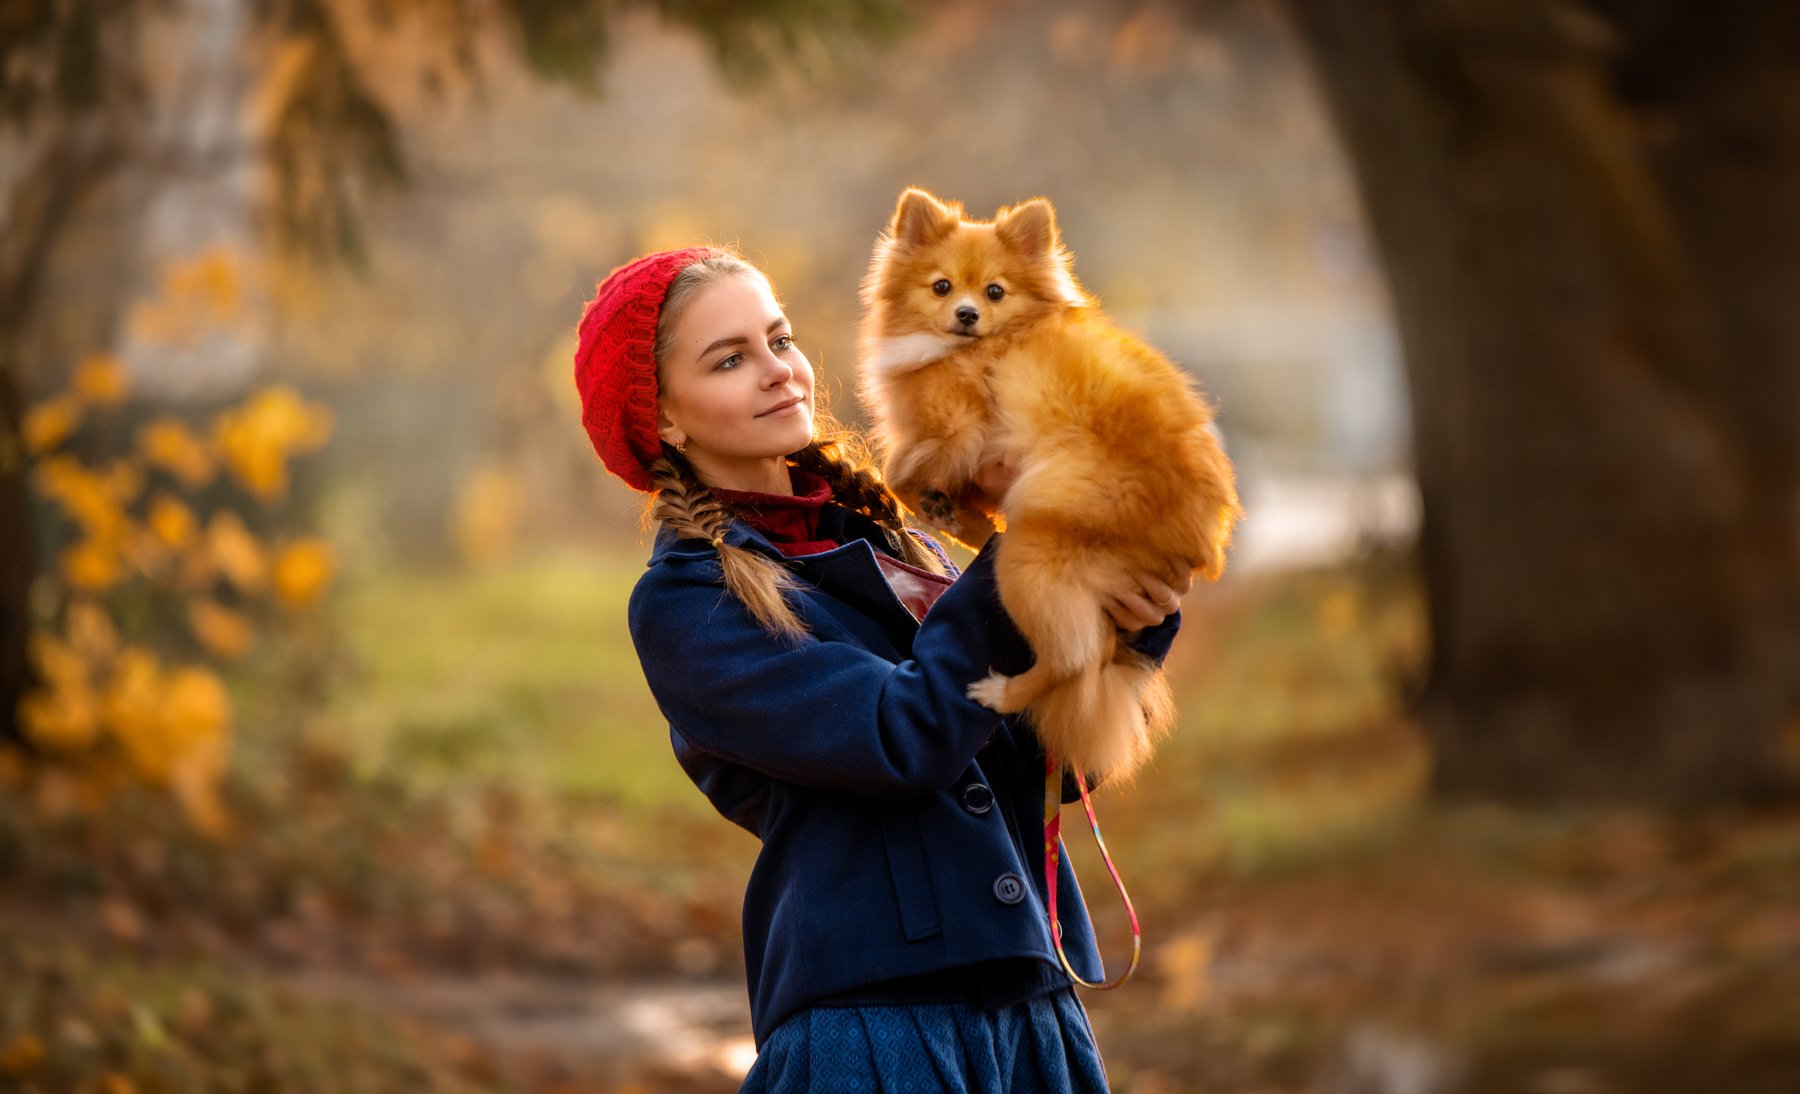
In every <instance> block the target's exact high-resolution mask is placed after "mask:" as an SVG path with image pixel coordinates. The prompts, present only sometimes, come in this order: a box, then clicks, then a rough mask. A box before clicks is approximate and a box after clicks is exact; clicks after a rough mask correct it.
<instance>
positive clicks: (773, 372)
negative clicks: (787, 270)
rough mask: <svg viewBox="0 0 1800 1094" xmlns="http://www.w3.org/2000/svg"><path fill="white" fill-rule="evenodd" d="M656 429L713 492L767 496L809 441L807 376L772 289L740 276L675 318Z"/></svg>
mask: <svg viewBox="0 0 1800 1094" xmlns="http://www.w3.org/2000/svg"><path fill="white" fill-rule="evenodd" d="M661 365H662V367H661V369H660V370H659V374H658V378H657V382H658V386H659V388H660V391H659V394H658V403H659V405H660V412H661V413H660V418H659V427H660V433H661V435H662V439H663V440H665V441H667V442H668V443H670V444H672V445H678V444H680V443H682V442H684V441H685V442H686V443H687V453H686V455H687V458H688V462H689V463H691V464H693V465H694V470H695V472H696V473H698V474H699V476H700V478H701V480H702V481H704V482H706V483H707V484H709V485H712V486H723V487H727V488H734V489H743V490H768V489H770V484H771V483H774V484H776V485H779V484H781V483H785V482H786V481H787V479H786V476H785V474H782V472H784V471H785V470H786V464H785V463H784V462H783V457H785V456H787V455H788V454H789V453H791V452H796V451H798V450H800V449H802V448H805V447H806V445H807V443H808V442H809V441H811V440H812V429H813V371H812V365H811V363H809V362H808V361H807V359H806V355H805V354H803V353H801V352H800V347H799V346H797V345H795V344H794V338H793V333H792V331H791V329H790V328H789V326H788V320H787V316H785V315H783V314H782V312H781V305H780V304H778V303H776V302H775V295H774V294H773V293H772V292H770V291H769V283H768V282H767V281H766V280H764V279H763V278H761V277H758V276H754V275H749V274H740V275H732V276H726V277H720V278H717V279H716V280H713V281H710V282H708V283H707V284H705V285H702V286H701V287H700V289H699V290H698V291H697V292H696V293H695V294H694V296H693V298H692V299H690V300H689V301H688V304H687V307H686V308H685V309H684V310H683V311H682V313H681V314H680V315H679V316H678V317H677V318H676V320H675V323H674V326H673V328H672V330H671V331H670V339H669V351H668V354H667V358H666V360H664V361H663V362H661Z"/></svg>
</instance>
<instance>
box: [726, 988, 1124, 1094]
mask: <svg viewBox="0 0 1800 1094" xmlns="http://www.w3.org/2000/svg"><path fill="white" fill-rule="evenodd" d="M1105 1090H1106V1073H1105V1071H1104V1070H1103V1069H1102V1067H1101V1063H1100V1050H1099V1049H1098V1047H1096V1046H1095V1044H1094V1033H1093V1030H1092V1028H1091V1027H1089V1025H1088V1021H1087V1012H1086V1011H1084V1010H1082V1007H1081V1003H1080V1001H1079V1000H1077V999H1076V998H1075V990H1074V989H1073V988H1064V989H1062V990H1060V991H1054V992H1049V993H1047V994H1043V995H1038V996H1034V997H1033V998H1030V999H1027V1000H1025V1001H1023V1002H1020V1003H1014V1004H1013V1005H1011V1006H1009V1007H1003V1008H1001V1009H999V1010H995V1011H987V1010H983V1009H981V1008H980V1007H976V1006H971V1005H969V1004H966V1003H915V1004H910V1005H907V1006H878V1007H812V1008H810V1009H807V1010H803V1011H800V1012H798V1013H797V1014H795V1015H793V1016H792V1017H790V1018H789V1019H787V1020H786V1021H785V1022H783V1023H781V1025H780V1026H778V1027H776V1029H775V1031H774V1032H773V1033H771V1034H770V1035H769V1039H768V1040H767V1041H765V1042H764V1043H763V1046H762V1051H761V1052H760V1053H759V1054H758V1055H757V1057H756V1064H755V1066H753V1067H752V1068H751V1069H750V1074H749V1075H747V1076H745V1078H744V1085H743V1086H742V1087H740V1088H739V1094H800V1092H802V1091H806V1092H809V1094H840V1092H847V1094H963V1092H968V1094H1064V1092H1066V1091H1074V1092H1077V1094H1104V1092H1105Z"/></svg>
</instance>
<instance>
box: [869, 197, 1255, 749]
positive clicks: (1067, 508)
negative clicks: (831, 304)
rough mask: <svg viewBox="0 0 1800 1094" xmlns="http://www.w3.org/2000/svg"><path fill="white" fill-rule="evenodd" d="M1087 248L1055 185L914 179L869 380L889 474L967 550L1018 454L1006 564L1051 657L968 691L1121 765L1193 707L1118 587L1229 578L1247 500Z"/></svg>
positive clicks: (982, 531)
mask: <svg viewBox="0 0 1800 1094" xmlns="http://www.w3.org/2000/svg"><path fill="white" fill-rule="evenodd" d="M1070 262H1071V256H1070V255H1069V253H1068V252H1067V251H1066V250H1065V249H1064V247H1063V245H1062V241H1061V238H1060V235H1059V233H1058V231H1057V227H1056V214H1055V210H1054V209H1053V208H1052V206H1051V204H1050V202H1049V201H1048V200H1046V199H1043V198H1034V199H1032V200H1030V201H1026V202H1023V203H1021V204H1019V205H1016V206H1011V207H1009V208H1005V209H1002V210H1000V212H999V214H998V215H997V216H996V217H995V218H994V220H992V221H979V220H972V219H969V218H966V217H965V216H964V215H963V211H962V207H961V206H960V205H956V204H954V203H950V204H946V203H944V202H940V201H939V200H938V199H936V198H934V197H933V196H932V195H930V194H928V193H926V192H925V191H923V190H919V189H912V188H909V189H908V190H907V191H906V192H905V193H904V194H902V195H901V197H900V202H899V205H898V206H897V208H896V209H895V211H894V216H893V220H892V221H891V223H890V224H889V227H888V231H887V233H886V234H885V235H883V236H882V237H881V239H880V240H879V241H878V242H877V244H876V247H875V253H874V257H873V260H872V262H871V264H870V268H869V274H868V277H867V279H866V280H865V282H864V284H863V303H864V316H863V320H862V324H861V326H860V329H859V341H860V355H859V357H860V360H859V365H860V375H861V379H860V394H861V396H862V398H863V401H864V403H865V405H866V406H867V407H868V409H869V411H870V413H871V415H872V417H873V418H874V421H875V432H876V436H877V441H878V445H879V447H880V449H881V451H882V455H883V476H884V477H885V478H886V479H887V481H888V483H889V485H890V486H891V487H892V488H893V489H894V491H895V493H896V494H897V495H898V496H899V498H900V499H901V501H902V502H903V503H904V504H905V505H906V506H907V508H909V509H911V510H912V511H913V512H915V513H918V514H920V515H921V516H923V517H924V518H925V519H926V520H927V521H929V522H930V523H932V524H933V525H936V526H937V527H940V528H942V529H943V530H945V531H946V532H948V533H949V534H951V535H953V536H955V537H956V538H957V539H959V540H961V541H962V542H964V543H966V544H968V545H970V546H974V547H979V546H980V545H981V543H983V542H985V540H986V539H987V537H988V536H989V535H991V534H992V532H993V530H994V526H993V524H992V522H991V520H990V519H989V518H988V516H987V515H986V514H985V513H983V512H981V511H979V510H977V509H975V508H974V507H972V506H971V505H970V504H969V503H968V502H967V501H966V500H965V499H966V496H967V494H968V491H969V487H970V483H971V481H972V479H973V476H974V474H975V472H976V469H977V468H978V467H980V466H981V465H982V464H983V463H984V462H986V461H988V460H991V459H994V458H996V457H997V456H998V455H999V454H1001V453H1010V454H1012V456H1013V457H1014V459H1015V460H1016V466H1017V476H1016V478H1015V479H1014V480H1013V483H1012V485H1011V487H1010V488H1009V489H1008V490H1007V491H1006V495H1005V496H1004V497H1003V498H1000V499H997V501H998V504H999V509H1000V511H1001V513H1002V514H1003V515H1004V521H1005V527H1006V537H1005V539H1003V540H1002V541H1001V544H1000V548H999V552H998V555H997V557H996V559H995V565H996V571H997V575H998V578H999V584H1000V595H1001V600H1002V601H1003V602H1004V604H1005V606H1006V610H1007V613H1008V614H1009V615H1010V616H1011V617H1012V618H1013V620H1014V622H1015V623H1016V624H1017V625H1018V627H1019V630H1020V631H1021V633H1023V634H1024V636H1025V637H1026V639H1027V640H1028V641H1029V642H1030V643H1031V647H1032V649H1033V651H1034V652H1035V653H1036V655H1037V660H1036V663H1035V664H1034V666H1033V667H1032V668H1031V669H1029V670H1027V671H1026V672H1023V673H1021V674H1019V675H1017V676H1013V677H1007V676H1003V675H1000V674H998V673H990V674H989V675H988V676H987V677H985V678H984V679H981V680H978V681H976V682H975V683H974V684H972V685H971V686H970V688H969V696H970V697H971V698H973V699H975V700H977V701H978V702H981V703H983V704H985V705H987V706H989V707H992V708H993V709H994V710H996V711H999V712H1002V713H1012V712H1016V711H1021V710H1024V711H1027V717H1029V718H1030V719H1031V721H1032V722H1033V724H1034V726H1035V728H1036V730H1037V734H1038V738H1039V740H1040V741H1041V742H1042V743H1043V745H1044V747H1045V750H1046V752H1047V753H1048V754H1049V755H1050V756H1052V757H1055V758H1057V759H1059V760H1060V761H1061V762H1062V763H1064V764H1065V765H1066V766H1068V767H1070V768H1073V769H1075V770H1079V771H1082V772H1084V773H1086V774H1088V775H1090V776H1106V777H1114V778H1117V777H1123V776H1128V775H1129V774H1131V773H1132V772H1133V771H1135V770H1136V769H1137V767H1138V766H1139V765H1140V764H1142V763H1143V762H1144V760H1145V759H1146V758H1148V756H1149V754H1150V751H1151V749H1152V748H1153V746H1154V744H1155V742H1156V740H1157V739H1159V738H1160V736H1161V735H1162V734H1164V733H1165V732H1167V730H1168V728H1169V726H1170V725H1171V724H1172V723H1173V721H1174V714H1175V712H1174V702H1173V698H1172V696H1171V694H1170V692H1169V688H1168V684H1167V682H1166V681H1165V680H1164V679H1163V677H1162V674H1161V672H1160V671H1158V670H1156V669H1154V668H1153V667H1152V666H1151V665H1150V664H1149V663H1148V662H1147V661H1146V660H1145V659H1144V658H1142V657H1141V656H1140V655H1138V654H1136V653H1134V652H1133V651H1131V650H1130V649H1128V648H1127V647H1126V646H1125V645H1124V644H1123V643H1122V642H1121V640H1120V634H1119V632H1118V630H1117V629H1116V628H1115V627H1114V626H1113V624H1112V620H1111V618H1110V617H1109V616H1108V615H1107V614H1106V612H1105V610H1104V608H1103V606H1102V605H1103V604H1104V602H1105V598H1106V595H1107V593H1106V590H1108V589H1110V588H1117V587H1119V586H1120V585H1121V584H1122V581H1123V580H1129V575H1132V574H1135V573H1140V572H1141V573H1152V574H1159V575H1163V576H1164V578H1165V580H1172V579H1174V578H1175V577H1176V576H1177V575H1188V574H1191V573H1199V574H1202V575H1204V576H1205V577H1206V578H1207V579H1209V580H1216V579H1217V578H1218V577H1219V575H1220V574H1221V573H1222V572H1223V569H1224V566H1225V547H1226V544H1227V543H1228V541H1229V539H1230V536H1231V531H1232V528H1233V526H1234V525H1235V524H1236V522H1237V519H1238V517H1239V516H1240V515H1241V512H1242V510H1241V509H1240V507H1239V504H1238V498H1237V490H1236V482H1235V476H1234V474H1233V471H1232V467H1231V462H1230V460H1229V459H1228V458H1227V457H1226V455H1225V453H1224V450H1223V449H1222V448H1221V446H1220V445H1219V442H1218V439H1217V436H1216V434H1215V432H1214V431H1213V430H1212V429H1211V428H1210V425H1211V422H1212V411H1211V409H1210V408H1209V407H1208V405H1207V404H1206V402H1205V401H1204V400H1203V399H1202V398H1201V396H1200V394H1199V392H1198V390H1197V389H1196V387H1195V385H1194V384H1193V382H1192V381H1191V380H1190V378H1189V377H1188V376H1187V374H1186V373H1184V372H1183V371H1182V370H1181V369H1179V368H1177V367H1176V366H1175V365H1174V364H1173V363H1171V362H1170V361H1169V360H1168V359H1167V358H1165V357H1163V356H1162V355H1161V354H1159V353H1158V352H1157V351H1156V350H1154V349H1152V348H1151V347H1150V346H1149V345H1147V344H1145V343H1144V342H1143V341H1142V340H1140V339H1138V338H1136V337H1134V336H1132V335H1131V334H1129V333H1127V332H1125V331H1123V330H1120V329H1119V328H1118V327H1116V326H1114V325H1113V324H1112V322H1111V321H1110V320H1109V319H1108V318H1107V317H1106V315H1105V314H1104V313H1103V312H1102V311H1101V309H1100V307H1099V305H1098V303H1097V302H1096V301H1095V300H1094V298H1093V297H1091V296H1089V295H1088V294H1087V293H1086V292H1085V291H1083V290H1082V288H1081V286H1080V285H1079V284H1078V283H1077V282H1076V280H1075V278H1074V275H1073V273H1072V272H1071V270H1070Z"/></svg>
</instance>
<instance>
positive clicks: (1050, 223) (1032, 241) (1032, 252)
mask: <svg viewBox="0 0 1800 1094" xmlns="http://www.w3.org/2000/svg"><path fill="white" fill-rule="evenodd" d="M994 234H995V235H997V236H999V237H1000V242H1002V243H1004V244H1006V246H1007V247H1008V248H1010V249H1011V250H1013V251H1015V252H1016V253H1018V254H1022V255H1024V256H1025V257H1027V258H1043V257H1045V256H1046V255H1050V254H1054V253H1055V252H1056V245H1057V238H1056V210H1055V208H1053V207H1052V206H1051V204H1050V202H1049V201H1048V200H1047V199H1045V198H1032V199H1031V200H1030V201H1024V202H1020V203H1019V204H1017V205H1014V206H1011V207H1010V208H1006V209H1002V210H1000V215H999V216H997V217H995V218H994Z"/></svg>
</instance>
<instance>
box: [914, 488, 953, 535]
mask: <svg viewBox="0 0 1800 1094" xmlns="http://www.w3.org/2000/svg"><path fill="white" fill-rule="evenodd" d="M919 515H921V516H923V517H924V518H925V519H926V520H928V521H930V522H931V523H933V524H935V525H937V526H938V527H939V528H948V527H950V525H951V523H952V522H954V521H955V520H956V499H955V498H952V497H951V496H950V495H949V494H946V493H944V492H943V491H942V490H925V491H921V492H920V494H919Z"/></svg>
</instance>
